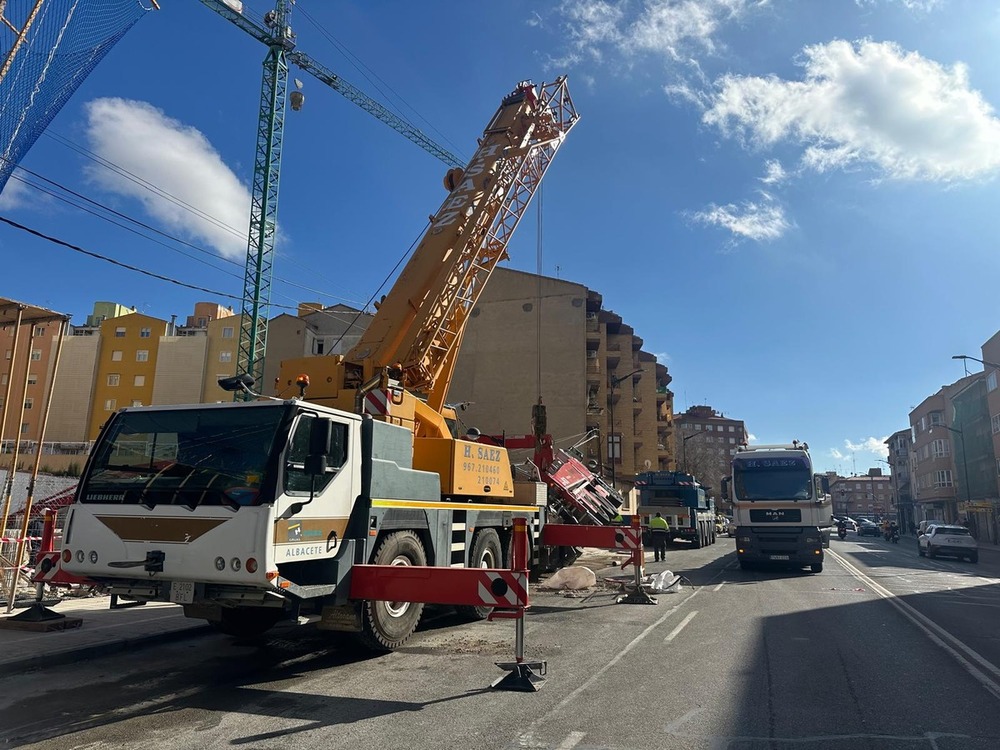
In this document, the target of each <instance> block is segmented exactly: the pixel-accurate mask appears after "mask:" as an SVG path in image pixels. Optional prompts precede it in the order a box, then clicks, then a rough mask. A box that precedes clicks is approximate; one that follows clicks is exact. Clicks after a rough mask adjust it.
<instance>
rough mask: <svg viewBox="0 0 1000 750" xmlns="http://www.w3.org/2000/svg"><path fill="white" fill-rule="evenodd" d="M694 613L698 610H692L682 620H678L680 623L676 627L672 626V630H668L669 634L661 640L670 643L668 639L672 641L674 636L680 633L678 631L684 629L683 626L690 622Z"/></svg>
mask: <svg viewBox="0 0 1000 750" xmlns="http://www.w3.org/2000/svg"><path fill="white" fill-rule="evenodd" d="M696 614H698V610H695V611H694V612H690V613H689V614H688V616H687V617H685V618H684V619H683V620H681V621H680V624H679V625H678V626H677V627H676V628H674V629H673V630H671V631H670V635H668V636H667V637H666V638H664V639H663V642H664V643H670V641H672V640H673V639H674V638H676V637H677V636H678V635H679V634H680V632H681V631H682V630H684V627H685V626H686V625H687V624H688V623H689V622H691V620H693V619H694V616H695V615H696Z"/></svg>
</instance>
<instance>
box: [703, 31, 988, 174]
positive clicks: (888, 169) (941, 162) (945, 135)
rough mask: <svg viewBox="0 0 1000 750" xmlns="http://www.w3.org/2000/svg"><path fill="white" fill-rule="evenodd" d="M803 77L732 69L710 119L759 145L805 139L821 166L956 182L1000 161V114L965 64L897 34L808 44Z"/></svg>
mask: <svg viewBox="0 0 1000 750" xmlns="http://www.w3.org/2000/svg"><path fill="white" fill-rule="evenodd" d="M802 67H803V69H804V76H803V78H802V80H799V81H785V80H782V79H780V78H777V77H775V76H771V77H768V78H761V77H756V76H738V75H727V76H724V77H723V78H721V79H719V80H718V81H717V82H716V84H715V92H714V96H713V101H712V105H711V106H710V107H709V108H708V109H707V110H706V112H705V113H704V115H703V120H704V122H705V123H707V124H710V125H715V126H717V127H718V128H719V129H720V130H721V131H722V132H723V133H725V134H727V135H731V136H736V137H739V138H743V139H746V140H748V141H749V142H751V143H753V144H754V145H757V146H772V145H774V144H777V143H779V142H792V143H797V144H799V145H800V146H801V147H802V148H803V152H802V165H803V167H805V168H808V169H813V170H816V171H819V172H822V171H825V170H828V169H834V168H843V167H846V166H849V165H852V164H868V165H871V166H873V167H875V168H876V169H878V170H879V171H880V172H881V173H883V174H884V175H886V176H888V177H893V178H912V179H923V180H938V181H953V180H965V179H974V178H978V177H985V176H989V175H991V174H993V173H995V172H997V171H998V170H1000V120H998V119H997V117H996V116H995V114H994V110H993V108H992V107H991V106H990V105H989V104H988V103H987V102H986V101H985V100H984V99H983V97H982V95H981V94H980V93H979V92H978V91H976V90H975V89H973V88H971V86H970V82H969V75H968V71H967V69H966V67H965V66H964V65H963V64H961V63H956V64H954V65H952V66H950V67H946V66H943V65H941V64H939V63H937V62H935V61H933V60H929V59H927V58H925V57H922V56H921V55H919V54H918V53H916V52H905V51H904V50H902V49H901V48H900V47H899V46H897V45H896V44H893V43H891V42H874V41H871V40H862V41H860V42H856V43H854V44H852V43H850V42H847V41H843V40H835V41H832V42H829V43H827V44H818V45H814V46H810V47H806V48H805V49H804V50H803V60H802Z"/></svg>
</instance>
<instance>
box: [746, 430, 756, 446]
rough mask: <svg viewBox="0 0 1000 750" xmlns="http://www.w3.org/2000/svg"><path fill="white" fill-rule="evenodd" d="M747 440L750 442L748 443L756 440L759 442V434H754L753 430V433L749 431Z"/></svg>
mask: <svg viewBox="0 0 1000 750" xmlns="http://www.w3.org/2000/svg"><path fill="white" fill-rule="evenodd" d="M747 442H748V443H756V442H757V436H756V435H754V434H753V433H752V432H751V433H749V434H748V435H747Z"/></svg>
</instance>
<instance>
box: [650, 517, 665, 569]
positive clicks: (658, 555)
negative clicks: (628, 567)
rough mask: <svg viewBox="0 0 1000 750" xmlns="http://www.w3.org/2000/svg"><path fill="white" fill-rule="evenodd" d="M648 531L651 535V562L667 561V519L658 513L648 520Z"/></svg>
mask: <svg viewBox="0 0 1000 750" xmlns="http://www.w3.org/2000/svg"><path fill="white" fill-rule="evenodd" d="M649 530H650V531H651V532H652V534H653V560H654V562H660V561H661V560H666V559H667V536H668V535H669V532H670V524H668V523H667V519H666V518H664V517H663V516H661V515H660V514H659V513H657V514H656V516H654V517H653V518H651V519H649Z"/></svg>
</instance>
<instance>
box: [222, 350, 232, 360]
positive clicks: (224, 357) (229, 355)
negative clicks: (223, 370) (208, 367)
mask: <svg viewBox="0 0 1000 750" xmlns="http://www.w3.org/2000/svg"><path fill="white" fill-rule="evenodd" d="M219 361H220V362H232V361H233V353H232V352H219Z"/></svg>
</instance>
